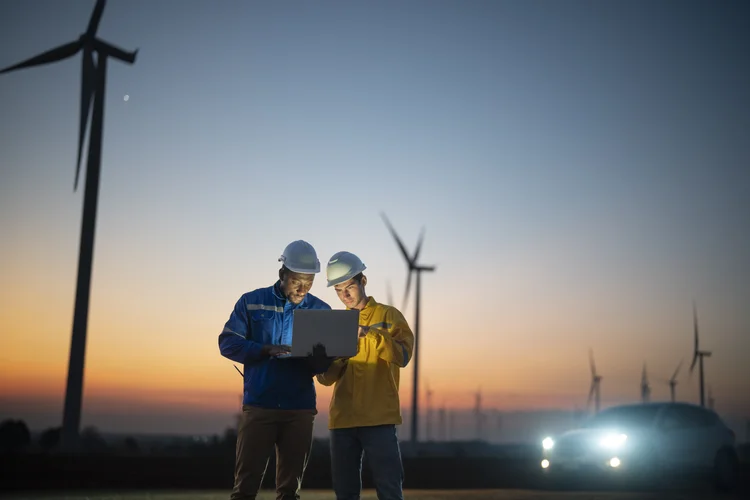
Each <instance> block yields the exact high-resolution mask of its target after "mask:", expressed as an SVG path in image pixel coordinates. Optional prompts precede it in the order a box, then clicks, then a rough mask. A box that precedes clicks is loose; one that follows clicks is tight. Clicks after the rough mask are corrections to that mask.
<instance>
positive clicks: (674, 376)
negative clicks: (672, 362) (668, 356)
mask: <svg viewBox="0 0 750 500" xmlns="http://www.w3.org/2000/svg"><path fill="white" fill-rule="evenodd" d="M683 361H685V360H684V359H681V360H680V363H679V364H678V365H677V369H676V370H675V371H674V374H673V375H672V380H677V374H678V373H679V372H680V368H682V362H683Z"/></svg>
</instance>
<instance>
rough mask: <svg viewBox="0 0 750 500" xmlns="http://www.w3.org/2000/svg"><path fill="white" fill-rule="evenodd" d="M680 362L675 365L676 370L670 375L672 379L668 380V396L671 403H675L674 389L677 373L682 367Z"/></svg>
mask: <svg viewBox="0 0 750 500" xmlns="http://www.w3.org/2000/svg"><path fill="white" fill-rule="evenodd" d="M682 361H683V360H680V363H679V364H678V365H677V369H676V370H675V371H674V373H673V374H672V378H670V379H669V394H670V396H671V397H672V402H673V403H674V402H675V387H676V386H677V373H679V371H680V368H681V367H682Z"/></svg>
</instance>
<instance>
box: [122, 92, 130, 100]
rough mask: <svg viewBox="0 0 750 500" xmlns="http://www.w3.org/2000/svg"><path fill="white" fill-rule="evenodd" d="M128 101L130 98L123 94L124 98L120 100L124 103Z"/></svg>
mask: <svg viewBox="0 0 750 500" xmlns="http://www.w3.org/2000/svg"><path fill="white" fill-rule="evenodd" d="M128 99H130V96H129V95H128V94H125V97H123V98H122V100H123V101H125V102H127V101H128Z"/></svg>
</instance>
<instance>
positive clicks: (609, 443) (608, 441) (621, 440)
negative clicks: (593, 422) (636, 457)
mask: <svg viewBox="0 0 750 500" xmlns="http://www.w3.org/2000/svg"><path fill="white" fill-rule="evenodd" d="M627 440H628V436H627V435H626V434H609V435H607V436H604V438H602V440H601V441H599V445H600V446H602V447H604V448H617V447H619V446H622V445H623V444H625V441H627Z"/></svg>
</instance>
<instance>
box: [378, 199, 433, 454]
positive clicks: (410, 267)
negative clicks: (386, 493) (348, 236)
mask: <svg viewBox="0 0 750 500" xmlns="http://www.w3.org/2000/svg"><path fill="white" fill-rule="evenodd" d="M380 215H381V216H382V218H383V221H384V222H385V225H386V226H388V230H389V231H390V233H391V235H392V236H393V239H395V240H396V244H397V245H398V248H399V250H401V254H402V255H403V256H404V259H405V260H406V265H407V274H406V290H405V291H404V305H403V309H404V310H405V309H406V302H407V299H408V297H409V288H410V287H411V276H412V273H416V275H417V290H416V292H417V299H416V304H415V307H414V309H415V312H414V356H413V357H414V382H413V385H412V387H413V388H412V400H411V435H410V438H411V442H412V443H413V444H416V443H417V441H418V440H419V432H418V425H419V346H420V345H421V343H422V337H421V336H420V333H419V304H420V294H421V288H422V272H433V271H435V266H422V265H420V264H418V263H417V259H419V251H420V250H421V249H422V241H423V240H424V228H422V231H421V232H420V233H419V240H417V248H416V250H414V255H413V256H412V257H409V252H407V251H406V247H405V246H404V244H403V243H402V242H401V239H400V238H399V237H398V235H397V234H396V230H395V229H393V226H392V225H391V223H390V221H389V220H388V218H387V217H386V216H385V214H383V213H381V214H380Z"/></svg>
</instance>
